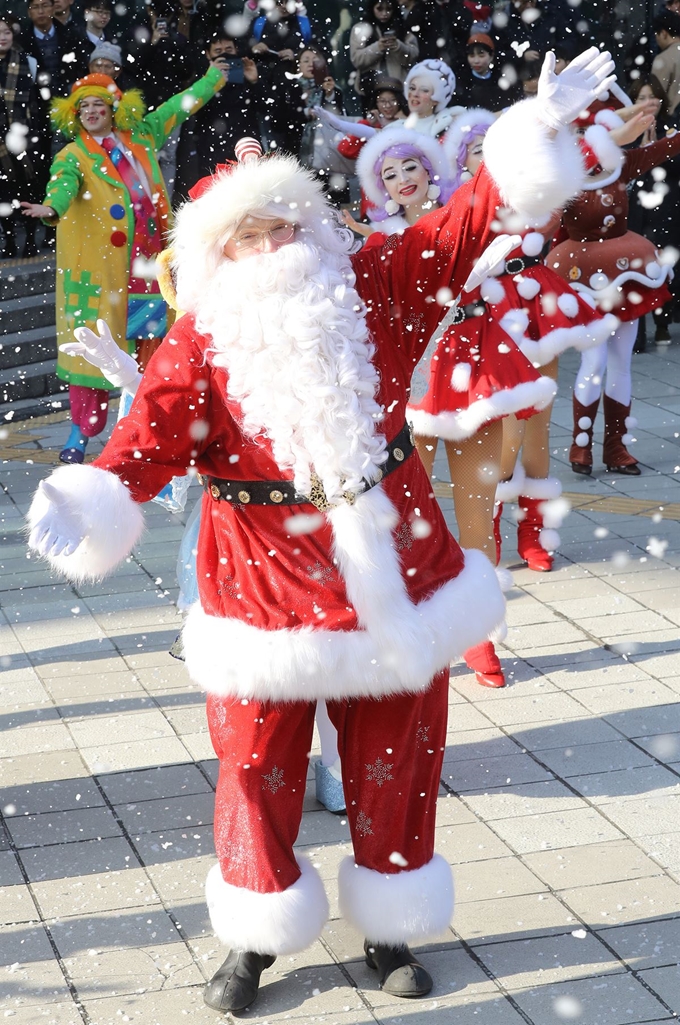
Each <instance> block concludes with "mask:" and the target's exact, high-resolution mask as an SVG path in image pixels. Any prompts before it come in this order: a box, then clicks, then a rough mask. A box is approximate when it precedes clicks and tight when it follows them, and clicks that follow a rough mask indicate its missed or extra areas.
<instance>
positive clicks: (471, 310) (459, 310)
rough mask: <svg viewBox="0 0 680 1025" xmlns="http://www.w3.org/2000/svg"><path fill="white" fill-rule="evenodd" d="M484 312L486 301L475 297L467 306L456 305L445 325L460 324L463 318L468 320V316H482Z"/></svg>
mask: <svg viewBox="0 0 680 1025" xmlns="http://www.w3.org/2000/svg"><path fill="white" fill-rule="evenodd" d="M485 313H486V303H485V302H484V300H483V299H477V300H475V302H472V303H468V304H467V306H457V307H456V311H455V313H454V314H453V317H452V318H451V319H450V320H449V322H448V325H447V326H448V327H450V326H451V325H452V324H462V323H463V321H464V320H468V319H469V318H470V317H483V316H484V315H485Z"/></svg>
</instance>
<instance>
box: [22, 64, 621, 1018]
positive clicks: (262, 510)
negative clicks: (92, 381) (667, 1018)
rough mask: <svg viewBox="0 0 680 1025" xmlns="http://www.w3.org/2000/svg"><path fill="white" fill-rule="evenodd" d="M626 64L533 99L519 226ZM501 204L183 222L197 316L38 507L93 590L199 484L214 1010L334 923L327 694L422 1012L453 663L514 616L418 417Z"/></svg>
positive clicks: (247, 199)
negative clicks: (416, 403)
mask: <svg viewBox="0 0 680 1025" xmlns="http://www.w3.org/2000/svg"><path fill="white" fill-rule="evenodd" d="M612 68H613V64H612V62H611V61H610V59H609V55H608V54H600V53H599V52H598V51H597V50H594V49H593V50H591V51H588V52H587V53H586V54H584V55H583V56H582V58H580V59H577V61H575V62H574V63H573V64H572V65H571V66H570V76H569V78H568V79H567V80H564V81H562V80H561V79H562V78H563V76H560V79H557V78H556V77H555V76H554V74H552V63H551V61H550V60H549V61H548V62H547V65H546V72H545V75H544V80H543V85H544V88H543V90H542V92H541V93H540V94H539V97H538V99H537V100H535V101H528V103H526V104H523V105H522V104H520V105H519V106H518V108H515V112H514V130H517V128H518V127H519V128H520V130H521V131H522V132H523V135H524V137H525V139H526V142H525V147H524V150H523V152H522V155H521V158H519V156H518V154H515V157H516V159H515V160H510V161H508V160H506V161H504V167H503V169H502V170H501V177H500V178H498V179H497V181H498V184H499V185H500V187H501V190H502V192H503V194H504V195H506V196H507V199H508V201H509V202H512V196H513V193H514V188H515V186H516V183H517V178H518V176H519V177H520V178H521V177H524V176H525V175H526V174H527V173H531V169H532V168H533V167H535V166H537V164H538V153H539V152H540V154H542V167H543V168H544V170H546V169H547V170H546V173H547V177H548V179H549V180H548V181H547V183H546V185H545V187H544V188H541V189H540V190H539V189H538V188H535V189H534V193H533V198H532V200H531V202H530V205H529V208H528V210H527V211H526V212H527V214H528V215H529V214H531V215H533V214H536V213H537V212H538V211H539V209H540V208H543V209H545V210H549V209H553V208H556V207H560V206H562V205H563V204H564V203H565V202H566V200H567V198H568V197H569V196H570V195H572V194H574V193H575V192H576V191H577V190H578V189H579V188H580V184H581V180H582V170H583V169H582V160H581V156H580V153H579V152H578V151H577V149H575V148H574V147H573V145H572V144H571V142H570V141H569V140H570V138H571V136H570V134H569V132H568V129H567V128H566V125H567V124H568V123H569V122H570V121H571V119H572V118H573V117H574V116H575V115H576V113H577V112H578V110H580V109H582V108H583V106H584V104H585V103H587V102H590V99H591V98H592V96H593V95H594V94H595V93H596V92H597V90H598V89H599V88H602V83H603V82H606V81H607V77H608V75H609V74H610V71H611V69H612ZM518 120H519V122H520V125H519V126H518V124H517V122H518ZM498 125H499V128H498V130H499V131H503V130H504V127H505V126H504V125H503V121H502V119H501V120H500V121H499V122H498ZM510 127H512V126H510ZM551 154H553V159H552V160H551V156H550V155H551ZM558 168H559V171H558ZM504 176H505V177H504ZM494 191H495V190H494V187H493V186H492V183H491V179H490V178H489V181H488V182H479V183H478V187H477V189H476V192H475V200H476V201H475V203H474V204H473V205H472V206H471V207H470V206H468V207H466V208H465V210H460V209H457V208H455V207H454V206H452V205H449V206H447V207H443V208H442V209H441V210H438V211H435V212H433V213H432V214H430V215H429V216H428V217H424V218H422V219H421V221H420V222H419V223H418V224H417V225H415V226H414V228H413V229H412V230H410V231H407V232H404V234H403V235H402V236H392V237H391V238H390V239H388V240H387V242H386V243H385V245H384V246H382V247H369V248H368V249H364V250H362V251H361V252H360V253H358V254H354V255H350V252H351V247H352V245H353V240H351V239H350V238H349V237H348V233H347V232H346V230H345V229H342V228H339V227H337V225H336V223H335V221H334V219H333V214H332V210H331V208H330V207H329V206H328V204H327V202H326V201H325V199H324V197H323V194H322V192H321V190H320V188H319V186H318V185H317V184H316V183H315V182H314V181H313V180H312V179H311V178H310V176H309V175H308V174H307V173H306V172H305V171H304V170H303V169H302V168H300V166H299V165H298V164H297V162H296V161H294V160H292V159H291V158H285V157H279V156H275V157H272V158H271V159H263V160H260V161H259V162H257V164H255V165H252V164H247V165H242V166H239V167H237V168H236V169H235V170H234V171H233V173H232V174H230V175H227V174H220V175H217V176H216V177H215V178H214V180H213V181H211V182H210V183H208V184H207V187H206V189H205V192H204V193H203V194H202V195H201V196H199V198H198V199H196V200H194V201H193V202H192V203H189V204H186V205H185V206H184V207H183V208H182V209H181V210H180V212H179V215H178V218H177V227H176V230H175V237H174V245H175V252H176V261H177V266H178V267H179V269H180V274H179V279H178V280H179V283H180V285H181V294H179V293H178V303H179V305H180V307H181V308H182V309H185V310H186V311H187V312H186V314H185V316H184V317H182V318H181V319H180V320H179V321H178V322H177V323H176V324H175V325H174V327H173V328H172V330H171V331H170V333H169V335H168V336H167V338H166V339H165V341H164V342H163V344H162V345H161V347H160V349H159V350H158V351H157V352H156V354H155V355H154V356H153V358H152V360H151V363H150V365H149V368H148V369H147V371H146V373H145V375H144V377H143V379H142V382H141V385H140V387H139V390H138V392H137V395H136V397H135V400H134V402H133V405H132V408H131V410H130V413H129V414H128V416H127V417H125V418H124V419H123V420H121V422H120V423H119V424H118V425H117V426H116V428H115V429H114V432H113V435H112V438H111V440H110V441H109V443H108V445H107V446H106V448H105V450H104V452H103V453H102V455H101V456H100V457H99V459H98V460H97V461H96V462H95V463H93V464H90V465H80V466H78V465H76V466H69V467H62V468H61V469H60V470H57V471H55V472H54V473H53V474H52V475H51V476H50V478H49V479H48V480H47V481H44V482H42V483H41V485H40V488H39V491H38V493H37V494H36V496H35V498H34V501H33V503H32V506H31V509H30V512H29V523H30V528H31V534H30V542H29V543H30V545H31V547H32V548H33V549H34V550H35V551H36V552H38V553H39V554H41V555H43V556H44V557H46V558H47V559H48V560H49V562H50V563H51V564H52V565H53V566H54V567H55V568H56V569H58V570H59V571H61V572H63V573H65V574H66V575H67V576H68V577H70V578H71V579H81V580H82V579H91V578H93V577H99V576H101V575H103V574H105V573H107V572H109V571H111V570H112V569H113V568H114V567H115V566H116V565H117V564H118V563H119V562H120V561H121V560H123V559H124V558H125V557H126V556H127V555H128V553H129V552H130V550H131V548H132V547H133V545H134V544H135V543H136V541H137V540H138V538H139V537H140V535H141V533H142V530H143V517H142V514H141V512H140V511H139V508H138V503H141V502H144V501H146V500H148V499H149V498H150V497H152V496H153V495H155V494H156V493H157V492H158V491H159V490H160V488H161V487H162V486H163V485H164V484H165V483H167V481H168V480H169V479H170V478H171V477H172V475H173V474H175V473H177V472H181V471H182V470H183V469H184V467H186V466H187V465H193V466H194V467H195V468H196V470H197V471H198V472H199V473H200V474H201V477H202V480H203V483H204V487H205V496H204V500H203V502H204V507H203V515H202V517H201V530H200V534H199V542H198V555H197V569H198V590H199V597H200V601H199V603H198V604H197V605H195V606H194V607H193V608H192V609H191V612H190V614H189V616H188V618H187V622H186V626H185V628H184V646H185V653H186V664H187V668H188V670H189V673H190V675H191V677H192V679H193V680H194V681H195V682H196V683H197V684H199V685H200V686H202V687H203V688H204V689H205V690H206V691H207V692H208V721H209V726H210V731H211V738H212V741H213V744H214V747H215V750H216V752H217V755H218V757H219V760H220V775H219V780H218V785H217V793H216V806H215V845H216V851H217V856H218V864H217V865H215V866H214V867H213V868H212V869H211V871H210V873H209V876H208V880H207V898H208V905H209V908H210V914H211V919H212V922H213V926H214V928H215V930H216V932H217V934H218V936H219V937H220V939H221V940H222V941H223V942H225V943H228V944H229V945H230V946H231V948H232V951H231V954H230V955H229V957H228V958H227V960H226V961H225V963H224V964H223V965H222V967H221V968H220V969H219V970H218V971H217V973H216V974H215V976H214V977H213V979H212V980H211V982H210V983H209V984H208V986H207V987H206V991H205V999H206V1001H207V1003H208V1004H209V1005H210V1006H211V1007H214V1008H215V1009H217V1010H221V1011H225V1010H239V1009H243V1008H245V1007H248V1006H250V1004H251V1003H252V1001H253V1000H254V999H255V997H256V995H257V991H258V986H259V981H260V975H261V973H262V971H263V970H264V969H266V968H267V967H269V966H270V965H271V964H272V963H273V962H274V960H275V959H276V957H277V956H279V955H283V954H290V953H293V952H295V951H298V950H301V949H304V948H305V947H306V946H308V945H309V944H310V943H312V942H313V941H314V940H315V939H316V938H317V937H318V936H319V935H320V933H321V930H322V928H323V925H324V923H325V920H326V918H327V915H328V904H327V900H326V897H325V893H324V889H323V885H322V882H321V880H320V878H319V876H318V874H317V872H316V871H315V869H314V868H313V866H312V865H311V863H310V862H309V861H307V860H306V859H304V858H302V857H300V858H299V859H298V858H296V856H295V854H294V850H293V844H294V841H295V838H296V836H297V832H298V828H299V824H300V818H301V814H302V802H303V798H304V791H305V780H306V774H307V768H308V751H309V747H310V743H311V735H312V728H313V717H314V707H315V701H316V699H317V698H320V697H321V698H324V699H326V700H327V702H328V711H329V715H330V717H331V720H332V721H333V723H334V725H335V726H336V728H337V730H338V740H339V748H340V755H341V759H342V763H343V782H344V787H345V795H346V798H347V812H348V821H349V825H350V830H351V834H352V841H353V845H354V856H353V857H350V858H347V859H346V861H345V862H343V864H342V865H341V867H340V874H339V894H340V907H341V910H342V913H343V914H344V916H345V917H346V918H347V919H348V920H349V921H350V922H351V923H352V924H353V925H354V926H355V927H356V928H357V929H358V930H359V931H360V933H361V934H363V936H365V937H366V957H367V961H368V964H369V965H370V966H371V967H373V968H375V969H376V970H377V972H378V982H379V985H381V986H382V988H383V989H385V990H387V991H388V992H390V993H392V994H395V995H399V996H407V997H415V996H422V995H424V994H425V993H427V992H428V991H429V989H430V987H431V985H432V980H431V979H430V977H429V975H428V973H427V972H426V970H425V969H424V967H423V966H422V965H421V964H420V963H419V962H418V961H417V959H416V958H415V956H414V955H413V954H412V953H411V951H410V949H409V947H408V944H409V943H417V942H423V941H424V940H425V938H426V937H429V936H433V935H437V934H438V933H440V932H441V931H442V930H443V929H445V928H446V927H447V925H448V923H449V921H450V918H451V914H452V910H453V888H452V880H451V871H450V868H449V866H448V864H447V863H446V862H445V860H444V859H443V858H441V857H440V856H438V855H436V854H435V853H434V835H435V834H434V826H435V814H436V797H437V790H438V785H439V777H440V771H441V765H442V760H443V752H444V748H445V743H446V724H447V695H448V669H449V662H450V660H451V659H452V658H455V657H458V656H459V655H460V653H462V652H463V651H464V650H466V648H468V647H469V646H470V645H471V644H475V643H479V642H480V641H482V640H483V639H484V637H486V636H488V635H489V634H490V633H492V632H493V630H494V629H495V628H496V627H497V625H498V624H499V622H500V621H501V620H502V617H503V599H502V595H501V593H500V589H499V587H498V583H497V580H496V576H495V573H494V571H493V568H492V566H491V564H490V563H489V561H488V560H487V559H486V558H485V557H484V556H483V555H482V554H481V553H480V552H476V551H474V550H470V551H467V552H465V553H463V552H462V550H461V549H460V548H459V547H458V545H457V543H456V542H455V540H454V539H453V538H452V537H451V536H450V535H449V534H448V532H447V530H446V525H445V523H444V520H443V517H442V514H441V511H440V510H439V507H438V505H437V503H436V501H435V499H434V496H433V495H432V493H431V489H430V482H429V480H428V477H427V474H426V473H425V472H424V469H423V467H422V464H421V463H420V461H419V460H418V459H417V457H416V456H415V454H414V449H413V446H412V443H411V441H410V438H409V431H408V428H407V426H406V423H405V411H406V401H407V395H408V387H409V382H410V378H411V374H412V371H413V367H414V365H415V364H416V363H417V361H418V359H419V358H420V356H421V355H422V353H423V351H424V349H425V347H426V345H427V341H428V339H429V338H430V337H431V335H432V333H433V331H434V329H435V327H436V326H437V323H438V321H439V320H440V318H441V316H442V308H441V306H440V305H439V304H438V303H437V301H436V296H437V294H438V293H439V292H440V290H441V289H442V288H449V289H450V290H451V291H452V292H454V293H455V294H457V293H458V292H459V291H460V290H461V289H462V287H463V284H464V282H465V279H466V278H467V275H468V274H469V270H470V264H471V261H472V260H473V259H474V257H475V256H476V255H478V253H479V252H480V250H481V249H483V248H485V247H486V246H487V245H488V244H489V243H490V242H491V240H492V238H493V235H494V228H493V221H494V219H495V217H494V214H495V203H494V202H493V201H492V199H493V195H494ZM512 205H513V206H514V207H516V204H515V203H514V202H512ZM425 251H426V252H428V253H429V254H430V255H429V256H428V258H426V259H424V258H423V253H424V252H425ZM423 795H424V796H423Z"/></svg>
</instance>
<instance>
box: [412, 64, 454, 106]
mask: <svg viewBox="0 0 680 1025" xmlns="http://www.w3.org/2000/svg"><path fill="white" fill-rule="evenodd" d="M414 78H426V79H427V80H428V82H429V83H430V84H431V85H432V88H433V93H432V99H433V100H434V111H435V114H438V113H439V111H440V110H443V109H444V107H447V106H448V104H449V100H450V99H451V97H452V96H453V94H454V92H455V91H456V76H455V75H454V73H453V71H452V70H451V68H450V67H449V66H448V64H446V63H445V61H442V60H436V59H435V58H431V59H428V60H424V61H420V62H419V63H418V64H414V65H413V67H412V68H411V70H410V71H409V73H408V75H407V76H406V81H405V82H404V96H408V87H409V84H410V82H411V81H412V80H413V79H414Z"/></svg>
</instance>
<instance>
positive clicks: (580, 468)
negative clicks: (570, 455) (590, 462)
mask: <svg viewBox="0 0 680 1025" xmlns="http://www.w3.org/2000/svg"><path fill="white" fill-rule="evenodd" d="M571 468H572V470H573V471H574V473H581V474H583V476H584V477H590V475H591V473H592V472H593V468H592V466H584V465H583V463H572V464H571Z"/></svg>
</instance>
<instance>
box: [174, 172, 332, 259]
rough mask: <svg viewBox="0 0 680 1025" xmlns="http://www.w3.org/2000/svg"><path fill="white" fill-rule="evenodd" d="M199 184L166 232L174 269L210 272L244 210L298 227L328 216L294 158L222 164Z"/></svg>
mask: <svg viewBox="0 0 680 1025" xmlns="http://www.w3.org/2000/svg"><path fill="white" fill-rule="evenodd" d="M199 185H200V186H201V189H200V195H198V196H197V198H195V199H193V200H191V201H190V202H187V203H184V205H183V206H182V207H181V208H180V210H179V212H178V214H177V218H176V221H175V227H174V229H173V232H172V245H173V249H174V258H173V267H174V268H175V269H176V270H180V271H181V270H182V269H183V268H192V267H196V266H201V267H203V268H205V270H206V272H208V273H210V272H211V271H214V270H215V269H216V267H217V264H218V262H219V260H220V259H221V257H222V247H223V246H224V243H225V242H227V241H228V239H229V238H230V237H231V235H232V234H233V232H234V231H235V229H236V228H237V227H238V225H239V224H240V223H241V221H242V220H243V218H244V217H246V216H247V215H248V214H258V213H259V214H262V215H264V216H267V215H270V216H281V217H283V218H285V219H286V220H288V221H291V222H293V223H295V224H303V225H304V224H305V223H306V221H307V220H311V219H312V218H316V217H318V216H321V217H323V216H332V212H331V208H330V207H329V205H328V203H327V201H326V198H325V196H324V194H323V190H322V188H321V186H320V185H319V183H318V182H317V181H316V180H315V179H314V177H313V175H312V174H311V173H310V172H309V171H306V170H305V169H304V168H303V167H301V165H300V164H299V163H298V161H297V160H296V159H295V158H294V157H286V156H268V157H263V158H262V159H261V160H249V161H248V162H246V163H239V164H232V165H231V166H225V167H224V168H223V169H221V170H219V171H218V173H217V174H215V175H213V176H212V179H204V180H203V181H202V182H201V183H199ZM192 191H193V190H192Z"/></svg>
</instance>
